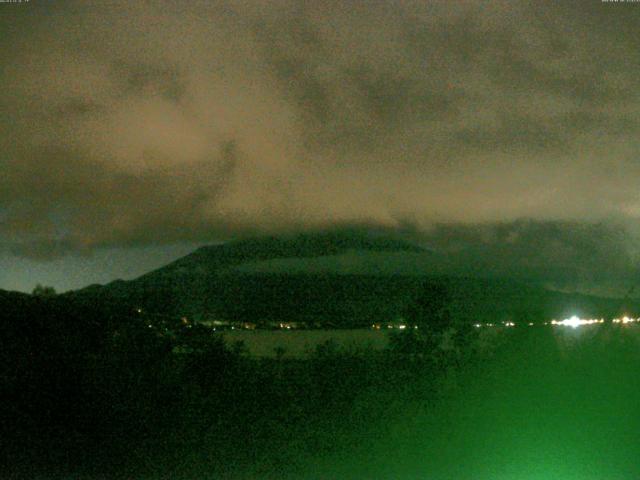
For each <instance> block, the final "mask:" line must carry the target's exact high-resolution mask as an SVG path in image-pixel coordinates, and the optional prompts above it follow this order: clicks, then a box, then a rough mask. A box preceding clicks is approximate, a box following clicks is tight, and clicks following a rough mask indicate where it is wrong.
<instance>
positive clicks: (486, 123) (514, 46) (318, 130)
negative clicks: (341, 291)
mask: <svg viewBox="0 0 640 480" xmlns="http://www.w3.org/2000/svg"><path fill="white" fill-rule="evenodd" d="M639 27H640V4H638V3H632V2H628V3H624V2H623V3H619V2H618V3H614V2H601V1H600V0H586V1H584V0H583V1H580V2H568V1H563V2H544V1H535V2H520V1H508V2H506V1H505V2H503V1H490V2H480V1H466V2H451V1H424V0H421V1H418V0H416V1H412V0H406V1H385V2H381V1H380V2H378V1H343V2H338V1H335V2H332V1H323V0H316V1H313V2H301V1H277V0H275V1H269V2H267V1H258V0H251V1H242V2H241V1H237V2H225V1H189V2H185V1H175V2H171V1H160V2H146V1H138V0H137V1H130V2H87V1H81V2H76V1H64V2H61V1H43V0H31V1H28V2H23V3H0V32H2V37H1V38H2V48H1V49H0V131H1V135H0V288H3V289H18V290H27V291H29V290H31V289H32V288H33V286H34V285H35V284H36V283H37V282H40V283H45V284H50V285H53V286H54V287H56V288H57V289H58V290H66V289H69V288H78V287H81V286H84V285H87V284H90V283H94V282H107V281H110V280H113V279H115V278H118V277H124V278H131V277H133V276H136V275H139V274H142V273H144V272H146V271H148V270H150V269H152V268H156V267H158V266H160V265H162V264H164V263H166V262H167V261H169V260H171V259H173V258H177V257H179V256H181V255H184V254H186V253H188V252H189V251H191V250H192V249H193V248H195V246H197V245H202V244H209V243H215V242H220V241H224V240H227V239H232V238H239V237H246V236H253V235H260V234H277V233H279V232H290V231H297V230H309V229H321V228H327V227H335V226H336V225H351V224H359V225H362V224H365V225H371V226H372V227H375V226H379V227H384V228H392V229H393V228H399V229H401V230H402V231H404V232H406V231H410V232H412V234H413V235H414V236H416V238H420V239H421V241H423V242H424V243H425V244H427V245H429V246H430V247H432V248H435V249H440V250H443V251H445V250H446V251H449V252H455V251H460V252H463V254H462V257H461V258H462V259H463V260H464V259H467V258H468V259H469V261H472V260H473V261H479V262H480V263H482V262H484V263H485V264H488V265H490V264H500V265H501V268H504V270H505V271H509V270H510V269H511V270H513V269H517V268H519V266H520V265H522V264H523V262H524V263H525V264H527V266H529V267H531V264H533V265H534V267H535V268H533V270H532V271H533V272H534V273H535V274H536V275H538V274H539V272H544V271H548V270H549V269H552V267H555V268H557V267H558V266H560V267H562V268H565V267H566V268H568V269H569V270H568V271H576V272H580V274H581V275H582V280H584V281H585V282H586V283H588V284H589V286H592V287H598V286H602V285H604V284H605V283H606V284H607V285H608V284H615V283H616V282H617V283H619V284H624V285H627V284H631V283H633V282H634V281H635V280H640V273H639V272H640V270H639V267H638V265H639V263H638V260H639V259H640V248H638V247H639V246H640V243H639V240H640V221H639V219H640V193H639V190H638V184H639V182H640V155H639V152H640V148H639V147H640V136H639V133H640V116H639V115H638V113H640V89H639V88H638V87H639V85H638V83H639V80H638V79H640V48H638V46H639V45H640V28H639ZM532 252H533V253H532ZM494 259H497V260H494ZM523 259H524V260H523ZM463 260H461V261H463ZM572 269H573V270H572ZM536 272H538V273H536Z"/></svg>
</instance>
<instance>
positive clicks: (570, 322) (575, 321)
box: [551, 315, 604, 328]
mask: <svg viewBox="0 0 640 480" xmlns="http://www.w3.org/2000/svg"><path fill="white" fill-rule="evenodd" d="M597 323H604V319H602V318H600V319H596V318H579V317H577V316H575V315H574V316H573V317H571V318H565V319H564V320H560V321H558V320H551V325H561V326H563V327H571V328H578V327H580V326H582V325H594V324H597Z"/></svg>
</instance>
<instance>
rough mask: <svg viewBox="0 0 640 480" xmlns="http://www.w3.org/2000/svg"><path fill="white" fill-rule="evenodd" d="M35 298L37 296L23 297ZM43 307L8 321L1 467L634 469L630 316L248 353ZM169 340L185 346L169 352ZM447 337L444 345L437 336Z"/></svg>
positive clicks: (619, 472) (219, 472) (104, 470)
mask: <svg viewBox="0 0 640 480" xmlns="http://www.w3.org/2000/svg"><path fill="white" fill-rule="evenodd" d="M30 308H31V307H30ZM51 311H52V310H51V309H50V308H49V307H47V310H46V312H45V311H44V310H43V311H41V312H39V311H37V310H36V311H30V314H33V318H38V319H39V320H38V321H30V322H27V323H26V324H22V325H18V326H16V325H13V324H12V325H13V326H12V327H11V328H8V327H7V326H6V325H7V324H5V330H4V332H3V335H4V338H5V339H6V340H7V342H6V343H5V347H6V348H4V349H3V350H2V355H3V357H2V370H1V372H0V373H1V374H2V387H3V388H2V395H3V396H2V402H3V405H2V407H3V408H2V417H1V419H2V423H1V428H2V432H0V433H2V443H3V445H2V455H3V458H2V461H3V467H2V468H3V475H2V476H3V478H47V479H55V478H109V479H111V478H132V479H137V478H145V479H146V478H148V479H163V478H167V479H168V478H172V479H173V478H177V479H192V478H193V479H196V478H197V479H200V478H205V479H206V478H216V479H217V478H225V479H269V478H274V479H276V478H291V479H330V478H336V479H400V480H404V479H435V480H439V479H450V478H456V479H477V478H487V479H496V480H500V479H505V480H517V479H522V480H530V479H531V480H535V479H547V478H559V479H569V480H571V479H580V480H584V479H602V478H607V479H618V478H619V479H630V478H636V474H637V472H639V471H640V409H639V406H640V377H639V375H638V374H639V373H640V327H638V326H611V325H603V326H591V327H580V328H578V329H576V330H573V329H571V328H567V327H555V328H551V327H548V328H545V327H536V328H528V329H527V328H522V329H520V328H513V329H506V330H503V331H499V332H495V333H492V334H491V335H496V334H497V336H496V337H493V338H482V337H481V336H482V335H483V333H481V332H476V331H473V329H472V330H470V331H469V332H466V333H465V334H464V335H459V336H457V337H456V338H454V339H453V343H452V344H451V343H449V345H453V346H454V347H455V348H454V349H447V348H445V349H442V348H440V347H437V346H436V345H435V343H437V342H435V341H434V340H433V338H428V337H427V336H425V334H421V335H422V336H421V337H420V338H414V337H407V336H404V337H398V338H397V339H396V341H393V342H391V347H390V348H389V349H388V350H386V351H377V352H376V351H371V350H352V351H349V352H344V351H340V350H339V349H337V348H336V347H335V345H332V344H331V343H326V344H323V345H320V346H319V347H318V349H317V350H316V351H315V352H314V353H313V354H312V355H311V356H310V357H309V358H307V359H305V360H295V359H287V358H286V356H281V355H278V354H276V355H275V356H274V358H268V359H262V360H257V359H251V358H249V357H248V356H247V355H245V354H244V352H243V350H242V348H241V347H239V346H236V347H233V346H228V345H224V344H223V343H221V342H220V341H219V340H216V339H213V338H211V336H210V334H206V333H205V332H194V331H193V330H189V331H185V332H183V333H181V334H180V335H181V336H179V338H177V339H176V338H167V337H166V336H163V335H161V334H160V333H159V332H151V331H149V330H148V329H145V325H143V324H142V323H140V322H139V323H136V322H133V321H130V320H127V321H122V318H124V317H122V316H121V314H120V313H118V312H106V313H104V314H102V316H101V318H100V319H99V321H96V322H93V323H92V322H87V321H86V318H87V315H90V313H91V312H81V311H79V312H78V314H77V316H78V318H70V317H69V315H68V312H65V314H64V315H63V316H57V315H55V314H51ZM177 341H179V342H180V343H181V344H183V345H186V346H187V347H188V349H187V350H189V351H190V352H191V353H180V354H176V353H175V352H174V351H173V346H174V345H175V343H176V342H177ZM445 343H446V342H445Z"/></svg>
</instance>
